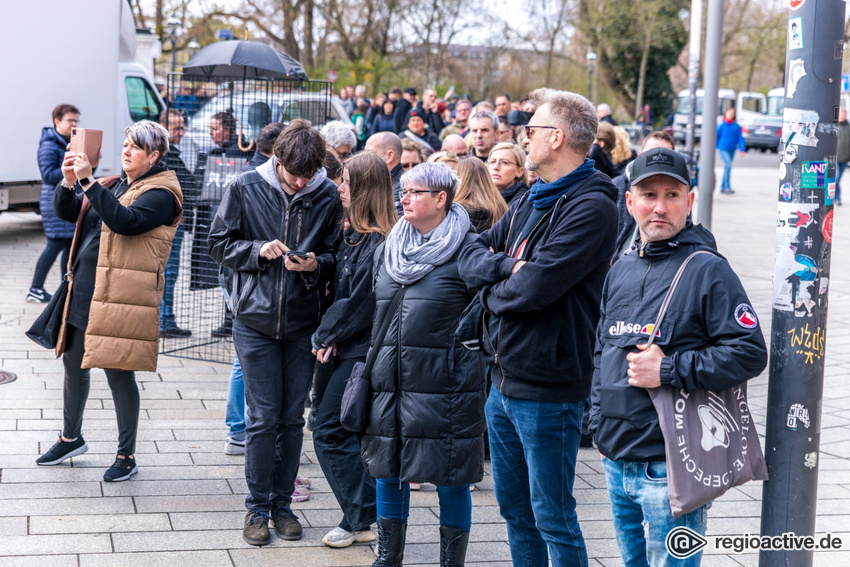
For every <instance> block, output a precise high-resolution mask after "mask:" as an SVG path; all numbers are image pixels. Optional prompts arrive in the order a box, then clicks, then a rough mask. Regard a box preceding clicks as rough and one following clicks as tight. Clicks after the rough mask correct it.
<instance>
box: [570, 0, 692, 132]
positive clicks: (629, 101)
mask: <svg viewBox="0 0 850 567" xmlns="http://www.w3.org/2000/svg"><path fill="white" fill-rule="evenodd" d="M689 6H690V2H689V1H688V0H670V1H668V2H658V1H657V0H579V22H580V23H579V27H580V31H581V32H582V34H583V36H584V38H585V40H586V42H587V43H588V44H589V46H590V47H591V48H592V49H593V50H594V51H596V53H597V55H598V57H599V59H598V62H597V64H598V65H599V72H600V77H601V78H602V80H603V81H604V82H605V84H606V86H607V87H608V89H609V90H610V91H611V92H613V93H616V95H617V97H618V98H619V99H620V101H621V102H622V103H623V104H624V105H626V106H627V107H629V106H636V105H637V104H638V102H641V103H643V104H649V105H650V107H651V108H652V111H653V113H654V114H655V116H664V115H665V114H666V113H667V112H668V110H669V105H670V98H671V96H672V87H671V85H670V79H669V77H668V76H667V71H668V69H670V67H672V66H673V65H675V64H676V60H677V58H678V56H679V53H680V52H681V51H682V49H683V48H684V46H685V44H686V43H687V41H688V31H687V29H686V26H685V22H684V21H683V20H682V18H681V14H682V12H683V10H686V9H687V8H688V7H689ZM641 76H644V81H643V85H642V88H641Z"/></svg>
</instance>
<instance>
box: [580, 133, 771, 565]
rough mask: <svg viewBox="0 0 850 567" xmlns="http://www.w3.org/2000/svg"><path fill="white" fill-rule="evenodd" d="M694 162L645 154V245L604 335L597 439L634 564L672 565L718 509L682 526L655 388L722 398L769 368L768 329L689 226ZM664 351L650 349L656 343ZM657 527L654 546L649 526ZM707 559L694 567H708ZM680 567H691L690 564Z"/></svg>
mask: <svg viewBox="0 0 850 567" xmlns="http://www.w3.org/2000/svg"><path fill="white" fill-rule="evenodd" d="M688 179H689V175H688V168H687V166H686V165H685V160H684V158H683V157H682V156H681V155H680V154H678V153H676V152H674V151H673V150H670V149H667V148H656V149H652V150H649V151H646V152H643V153H642V154H640V155H639V156H638V157H637V159H636V160H635V164H634V167H633V169H632V185H631V187H630V189H629V191H628V192H627V193H626V205H627V206H628V210H629V212H630V213H631V214H632V215H633V216H634V218H635V222H636V223H637V226H638V229H639V231H640V245H639V247H638V248H637V249H634V250H632V251H631V252H629V253H628V254H626V255H625V256H623V257H622V258H621V259H620V260H619V261H618V262H617V263H616V264H614V267H613V268H612V269H611V271H610V272H609V274H608V277H607V278H606V280H605V288H604V290H603V292H602V305H601V318H600V320H599V326H598V328H597V331H596V337H597V346H596V352H595V372H594V376H593V391H592V394H591V419H590V429H591V432H593V434H594V439H595V440H596V443H597V445H598V447H599V451H600V452H601V453H602V454H603V455H604V458H603V464H604V467H605V476H606V480H607V484H608V494H609V496H610V499H611V508H612V510H613V515H614V528H615V530H616V532H617V543H618V545H619V547H620V553H621V554H622V556H623V562H624V564H625V565H627V566H632V565H647V564H649V565H666V564H667V561H670V560H671V557H670V556H669V555H668V554H667V551H666V549H665V540H666V538H667V534H668V532H669V531H670V530H671V529H673V528H674V527H677V526H686V527H688V528H690V529H692V530H694V531H695V532H697V533H700V534H703V535H704V534H705V529H706V512H707V506H702V507H700V508H698V509H696V510H694V511H693V512H690V513H688V514H685V515H683V516H681V517H679V518H673V515H672V512H671V511H670V500H669V498H668V494H667V480H666V479H667V462H666V460H665V452H664V437H663V435H662V433H661V428H660V427H659V425H658V414H657V412H656V411H655V407H654V406H653V404H652V400H651V399H650V397H649V394H648V392H647V389H649V388H657V387H658V386H660V385H662V384H664V385H668V386H672V387H674V388H681V389H682V390H684V391H686V392H691V391H693V390H695V389H704V390H711V391H715V392H722V391H724V390H728V389H729V388H731V387H733V386H735V385H737V384H740V383H742V382H745V381H746V380H749V379H750V378H752V377H753V376H756V375H758V374H759V373H760V372H761V371H762V370H764V367H765V365H766V364H767V350H766V348H765V344H764V338H763V337H762V333H761V330H760V329H759V325H758V319H757V317H756V314H755V311H753V308H752V307H751V304H750V301H749V299H748V298H747V294H746V292H745V291H744V288H743V286H742V285H741V282H740V281H739V280H738V277H737V276H736V275H735V273H734V272H733V271H732V268H731V267H730V266H729V263H728V262H727V261H726V260H725V259H724V258H722V257H721V256H719V255H716V254H717V253H716V245H715V242H714V237H713V236H712V235H711V233H710V232H709V231H708V230H706V229H705V228H703V227H702V226H699V225H698V226H694V225H692V224H691V222H690V221H689V220H688V212H689V211H690V209H691V206H692V205H693V202H694V194H693V193H692V192H690V191H689V182H688ZM697 250H707V251H710V252H712V254H700V255H699V256H695V257H694V258H693V259H692V260H691V261H690V263H689V264H688V266H687V268H686V270H685V271H684V272H683V275H682V279H681V280H680V282H679V286H678V288H677V291H676V294H675V295H674V296H673V298H672V301H671V303H670V307H669V310H668V311H667V315H666V317H665V319H664V322H663V324H662V325H661V327H660V328H659V329H655V328H654V322H655V318H656V316H657V315H658V311H659V309H660V307H661V303H662V301H663V300H664V296H665V295H666V294H667V290H668V289H669V288H670V283H671V281H672V280H673V277H674V276H675V274H676V271H677V270H678V269H679V266H680V265H681V264H682V262H684V260H685V258H687V257H688V256H689V255H690V254H691V253H693V252H694V251H697ZM652 333H655V335H656V338H655V340H654V342H653V345H652V346H651V347H649V348H647V347H646V341H647V339H648V338H649V336H650V334H652ZM644 523H645V524H648V526H649V531H648V537H646V536H645V535H644V527H643V524H644ZM699 562H700V554H696V555H693V556H692V557H690V558H688V559H687V560H686V561H683V562H682V564H683V565H687V566H696V565H699ZM676 564H679V563H678V561H677V562H676Z"/></svg>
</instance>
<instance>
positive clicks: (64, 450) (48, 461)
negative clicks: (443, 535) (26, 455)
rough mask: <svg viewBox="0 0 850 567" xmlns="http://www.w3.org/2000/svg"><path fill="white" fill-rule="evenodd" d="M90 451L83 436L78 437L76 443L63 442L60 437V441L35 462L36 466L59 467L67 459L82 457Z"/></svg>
mask: <svg viewBox="0 0 850 567" xmlns="http://www.w3.org/2000/svg"><path fill="white" fill-rule="evenodd" d="M88 450H89V446H88V445H86V442H85V441H83V436H82V435H80V436H79V437H77V439H76V440H74V441H63V440H62V436H61V435H60V436H59V441H57V442H56V443H55V444H54V445H53V447H51V448H50V450H49V451H47V452H46V453H45V454H43V455H42V456H40V457H39V458H37V459H36V460H35V464H37V465H41V466H44V467H49V466H52V465H58V464H59V463H61V462H62V461H64V460H65V459H70V458H71V457H76V456H77V455H82V454H83V453H85V452H86V451H88Z"/></svg>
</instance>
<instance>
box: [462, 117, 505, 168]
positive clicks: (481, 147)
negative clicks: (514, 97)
mask: <svg viewBox="0 0 850 567" xmlns="http://www.w3.org/2000/svg"><path fill="white" fill-rule="evenodd" d="M498 131H499V117H498V116H496V113H495V112H492V111H490V110H479V111H478V112H476V113H475V114H473V115H472V118H470V119H469V133H470V134H472V149H473V150H474V152H475V157H477V158H478V159H480V160H481V161H483V162H486V161H487V158H488V157H489V156H490V150H492V149H493V146H495V145H496V133H497V132H498Z"/></svg>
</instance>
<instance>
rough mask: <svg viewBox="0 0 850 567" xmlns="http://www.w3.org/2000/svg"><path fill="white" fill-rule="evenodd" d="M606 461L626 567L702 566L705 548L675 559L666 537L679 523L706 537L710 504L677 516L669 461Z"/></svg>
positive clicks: (612, 507)
mask: <svg viewBox="0 0 850 567" xmlns="http://www.w3.org/2000/svg"><path fill="white" fill-rule="evenodd" d="M602 464H603V465H604V467H605V481H606V482H607V484H608V496H609V498H610V500H611V511H612V512H613V516H614V530H615V531H616V533H617V546H618V547H619V548H620V555H622V556H623V564H624V565H625V567H646V566H647V565H649V566H651V567H673V566H674V565H675V566H677V567H699V564H700V559H701V558H702V551H700V552H699V553H696V554H694V555H692V556H691V557H689V558H687V559H684V560H681V559H675V558H674V557H673V556H671V555H670V554H669V553H667V547H666V544H665V540H666V538H667V534H668V533H669V532H670V530H672V529H673V528H675V527H677V526H686V527H688V528H690V529H692V530H694V531H695V532H697V533H698V534H700V535H703V536H704V535H705V527H706V518H707V514H708V508H709V506H710V504H707V505H705V506H702V507H701V508H697V509H696V510H694V511H693V512H690V513H688V514H685V515H683V516H681V517H679V518H674V517H673V513H672V512H671V511H670V498H669V497H668V495H667V462H666V461H655V462H652V463H630V462H625V461H612V460H611V459H606V458H603V459H602ZM644 523H646V524H647V526H648V527H649V530H648V532H645V531H644V526H643V524H644ZM646 533H648V534H649V536H648V537H647V536H646V535H645V534H646Z"/></svg>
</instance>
